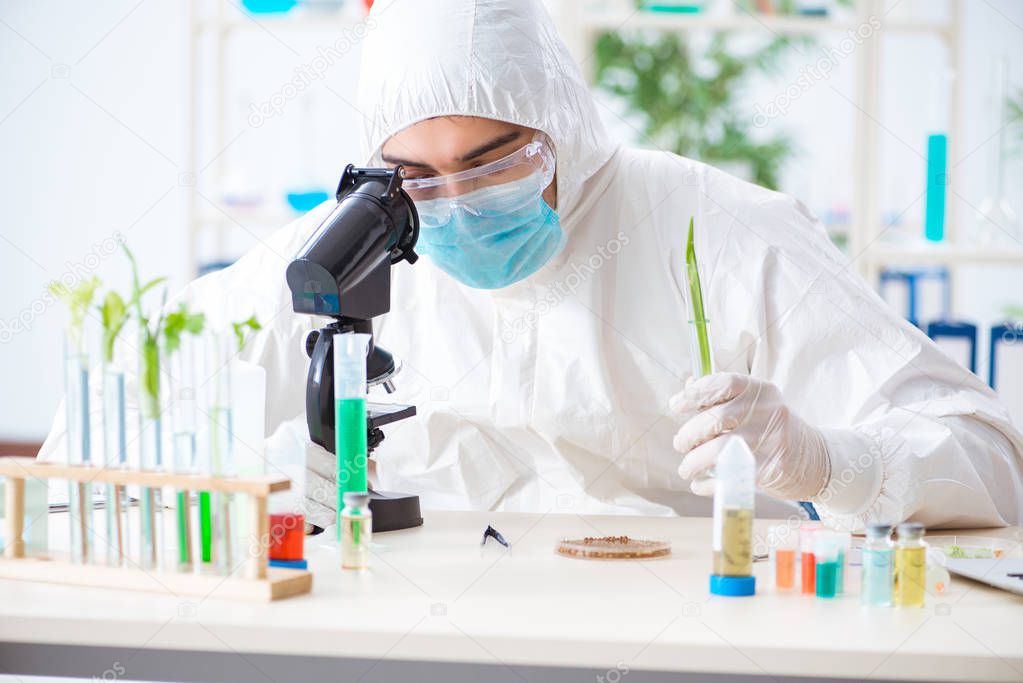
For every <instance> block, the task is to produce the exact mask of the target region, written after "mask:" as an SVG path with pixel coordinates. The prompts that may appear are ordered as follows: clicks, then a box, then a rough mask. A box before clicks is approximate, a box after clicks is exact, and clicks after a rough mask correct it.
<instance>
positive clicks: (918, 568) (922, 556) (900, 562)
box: [892, 546, 927, 607]
mask: <svg viewBox="0 0 1023 683" xmlns="http://www.w3.org/2000/svg"><path fill="white" fill-rule="evenodd" d="M926 585H927V552H926V549H925V548H923V547H920V546H918V547H909V548H899V547H896V548H895V590H894V592H893V594H892V602H893V603H894V604H895V605H896V606H897V607H923V606H924V595H926Z"/></svg>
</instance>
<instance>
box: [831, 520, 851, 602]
mask: <svg viewBox="0 0 1023 683" xmlns="http://www.w3.org/2000/svg"><path fill="white" fill-rule="evenodd" d="M833 533H834V534H835V539H836V540H837V541H838V577H837V578H836V580H835V592H836V593H837V594H839V595H841V594H842V593H844V592H845V577H846V574H848V572H847V571H846V562H847V558H848V557H849V548H850V547H851V546H852V534H850V533H849V532H848V531H835V532H833Z"/></svg>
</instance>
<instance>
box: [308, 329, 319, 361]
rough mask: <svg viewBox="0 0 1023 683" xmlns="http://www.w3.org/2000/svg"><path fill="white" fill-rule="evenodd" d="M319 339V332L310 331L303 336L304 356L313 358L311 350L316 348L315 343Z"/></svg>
mask: <svg viewBox="0 0 1023 683" xmlns="http://www.w3.org/2000/svg"><path fill="white" fill-rule="evenodd" d="M319 339H320V331H319V330H311V331H310V332H309V334H307V335H306V336H305V355H307V356H309V357H310V358H312V357H313V349H315V348H316V342H317V341H319Z"/></svg>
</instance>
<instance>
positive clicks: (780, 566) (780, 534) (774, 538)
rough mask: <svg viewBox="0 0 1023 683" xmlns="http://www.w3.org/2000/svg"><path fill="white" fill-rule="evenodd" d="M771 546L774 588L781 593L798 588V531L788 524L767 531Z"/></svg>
mask: <svg viewBox="0 0 1023 683" xmlns="http://www.w3.org/2000/svg"><path fill="white" fill-rule="evenodd" d="M767 539H768V543H769V544H770V548H771V550H770V564H771V573H772V575H773V577H774V581H773V582H774V587H775V589H776V590H779V591H791V590H795V588H796V566H797V565H796V546H797V543H796V539H797V536H796V531H795V530H794V529H793V528H792V527H790V526H788V525H787V524H779V525H778V526H773V527H771V528H770V529H768V531H767Z"/></svg>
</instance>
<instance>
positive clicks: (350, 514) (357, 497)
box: [341, 491, 373, 569]
mask: <svg viewBox="0 0 1023 683" xmlns="http://www.w3.org/2000/svg"><path fill="white" fill-rule="evenodd" d="M344 504H345V507H344V510H342V511H341V568H342V569H366V568H367V567H369V544H370V543H372V542H373V513H372V512H371V511H370V509H369V494H368V493H358V492H355V491H349V492H347V493H345V494H344Z"/></svg>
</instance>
